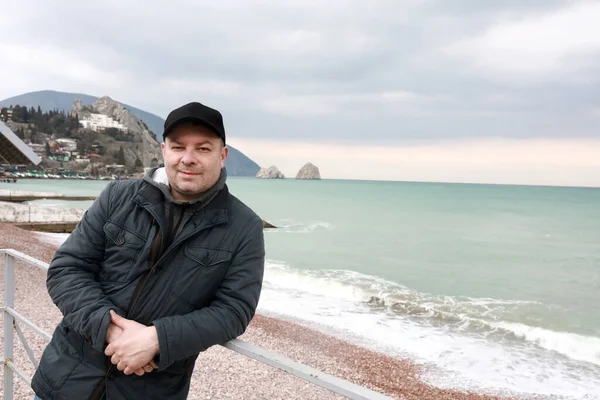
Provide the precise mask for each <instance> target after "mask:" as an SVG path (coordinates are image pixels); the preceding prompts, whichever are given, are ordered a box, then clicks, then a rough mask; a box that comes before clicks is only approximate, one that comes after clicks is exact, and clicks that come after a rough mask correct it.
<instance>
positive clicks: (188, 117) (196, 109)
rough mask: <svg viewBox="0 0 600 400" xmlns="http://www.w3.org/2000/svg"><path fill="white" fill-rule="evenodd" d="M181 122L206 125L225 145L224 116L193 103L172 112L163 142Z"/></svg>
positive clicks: (167, 122)
mask: <svg viewBox="0 0 600 400" xmlns="http://www.w3.org/2000/svg"><path fill="white" fill-rule="evenodd" d="M181 122H195V123H199V124H202V125H205V126H206V127H208V128H209V129H211V130H212V131H214V132H215V133H216V134H217V136H219V137H220V138H221V139H223V143H225V127H224V126H223V116H222V115H221V113H220V112H219V111H217V110H215V109H214V108H210V107H208V106H205V105H204V104H202V103H198V102H192V103H188V104H185V105H183V106H181V107H179V108H176V109H175V110H173V111H171V112H170V113H169V115H168V116H167V120H166V121H165V127H164V131H163V140H164V139H165V138H166V137H167V135H168V134H169V132H171V131H172V130H173V128H174V127H175V125H177V124H179V123H181Z"/></svg>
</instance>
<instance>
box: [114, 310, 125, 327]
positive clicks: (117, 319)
mask: <svg viewBox="0 0 600 400" xmlns="http://www.w3.org/2000/svg"><path fill="white" fill-rule="evenodd" d="M110 320H111V322H112V323H113V324H115V325H116V326H118V327H119V328H121V329H124V328H125V326H124V325H125V324H124V323H125V322H126V321H127V319H125V318H123V317H121V316H120V315H119V314H117V313H116V312H114V311H113V310H110Z"/></svg>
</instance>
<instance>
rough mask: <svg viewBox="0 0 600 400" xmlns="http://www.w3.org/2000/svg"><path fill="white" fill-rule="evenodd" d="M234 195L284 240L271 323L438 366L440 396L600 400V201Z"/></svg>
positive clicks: (519, 190)
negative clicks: (491, 393)
mask: <svg viewBox="0 0 600 400" xmlns="http://www.w3.org/2000/svg"><path fill="white" fill-rule="evenodd" d="M228 182H229V187H230V190H231V192H232V193H233V194H234V195H236V196H238V197H239V198H240V199H242V200H243V201H244V202H245V203H246V204H248V205H249V206H250V207H252V208H253V209H254V210H255V211H256V212H257V213H258V214H259V215H261V216H262V217H263V218H264V219H266V220H268V221H269V222H271V223H273V224H275V225H276V226H278V227H279V228H278V229H276V230H268V231H266V243H267V258H268V262H267V273H266V277H265V290H264V292H263V295H262V297H261V303H260V305H259V307H260V308H261V310H263V311H264V312H270V313H273V314H279V315H284V316H288V317H290V318H297V319H301V320H303V321H307V322H309V323H314V324H315V325H316V326H319V327H320V328H321V329H325V330H328V331H330V332H331V333H333V334H336V335H339V336H344V337H345V338H348V339H349V340H354V341H357V342H360V343H361V344H363V345H367V346H372V347H374V348H377V349H380V350H382V351H386V352H390V353H394V354H398V355H404V356H407V355H408V356H410V357H412V358H414V359H416V360H417V361H419V362H423V363H426V364H434V365H436V366H437V367H438V370H439V372H438V373H437V374H432V376H431V377H430V379H431V382H432V383H435V384H437V385H440V386H454V387H456V386H460V387H475V388H479V389H485V390H499V391H503V390H504V391H514V392H522V393H538V394H546V395H555V396H563V397H564V398H600V395H599V394H598V393H600V390H599V389H598V388H600V189H591V188H556V187H530V186H502V185H466V184H436V183H400V182H370V181H335V180H322V181H296V180H260V179H254V178H229V179H228ZM106 184H107V182H95V181H35V180H32V181H28V180H21V181H19V182H18V183H17V184H0V188H10V189H15V190H16V189H18V190H37V191H50V192H61V193H65V194H74V195H75V194H81V195H90V194H98V193H99V191H100V190H101V189H102V188H103V187H104V186H105V185H106ZM38 203H43V204H55V205H59V206H65V205H66V204H65V202H56V201H42V202H38ZM73 204H74V203H69V206H71V205H73ZM89 204H90V202H78V203H77V205H76V206H78V207H87V206H89ZM561 398H562V397H561Z"/></svg>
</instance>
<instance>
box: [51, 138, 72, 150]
mask: <svg viewBox="0 0 600 400" xmlns="http://www.w3.org/2000/svg"><path fill="white" fill-rule="evenodd" d="M56 143H58V145H59V146H60V147H61V148H62V149H63V150H64V151H76V150H77V142H76V141H75V140H71V139H56Z"/></svg>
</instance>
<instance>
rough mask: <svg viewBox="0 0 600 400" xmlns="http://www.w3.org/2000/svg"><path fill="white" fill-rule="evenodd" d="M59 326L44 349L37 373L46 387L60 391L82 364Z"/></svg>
mask: <svg viewBox="0 0 600 400" xmlns="http://www.w3.org/2000/svg"><path fill="white" fill-rule="evenodd" d="M63 329H65V330H67V331H68V329H69V328H66V327H65V328H62V327H61V326H60V325H59V326H58V327H57V328H56V330H55V332H54V335H53V336H52V340H51V341H50V343H49V344H48V346H46V348H45V349H44V352H43V355H42V361H41V362H40V366H39V372H40V375H41V377H42V378H43V379H44V381H45V383H46V385H48V387H50V388H51V389H52V390H55V391H58V390H61V389H62V387H63V386H64V385H65V383H66V382H67V380H69V378H70V377H71V376H72V375H73V373H74V372H75V370H76V368H77V367H78V366H79V365H80V364H81V363H82V359H81V357H80V355H79V354H78V353H77V350H76V349H75V348H74V347H73V345H72V344H71V343H70V342H69V339H68V338H67V337H66V336H65V332H64V331H63Z"/></svg>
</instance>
